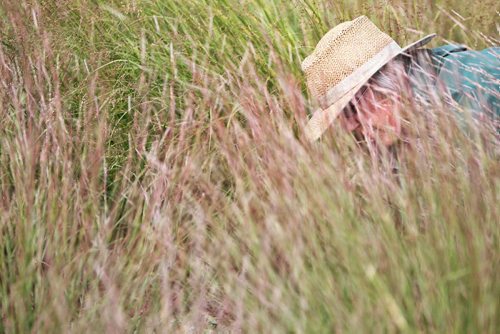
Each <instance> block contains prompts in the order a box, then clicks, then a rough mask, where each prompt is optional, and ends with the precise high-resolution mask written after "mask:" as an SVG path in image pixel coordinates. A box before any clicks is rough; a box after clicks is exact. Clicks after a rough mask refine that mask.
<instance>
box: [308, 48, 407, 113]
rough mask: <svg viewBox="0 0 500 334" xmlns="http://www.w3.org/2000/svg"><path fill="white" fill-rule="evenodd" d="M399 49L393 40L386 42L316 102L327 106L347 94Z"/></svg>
mask: <svg viewBox="0 0 500 334" xmlns="http://www.w3.org/2000/svg"><path fill="white" fill-rule="evenodd" d="M401 51H402V49H401V47H400V46H399V45H398V43H396V42H395V41H392V42H391V43H389V44H387V46H385V47H384V48H383V49H382V50H380V51H379V52H378V53H377V54H376V55H374V56H373V57H372V58H371V59H370V60H368V61H367V62H366V63H364V64H363V65H361V66H360V67H358V68H357V69H356V70H355V71H354V72H352V73H351V74H349V75H348V76H347V77H345V78H344V79H342V81H340V82H339V83H338V84H336V85H335V86H333V87H332V88H330V89H329V90H328V91H327V92H326V93H325V94H324V95H323V96H321V97H319V98H318V102H319V105H320V106H321V108H323V109H326V108H328V107H329V106H331V105H332V104H334V103H335V102H336V101H337V100H339V99H340V98H341V97H342V96H344V95H345V94H347V93H348V92H349V91H350V90H351V89H352V88H353V87H355V86H356V85H358V84H359V83H361V82H362V81H363V80H368V79H369V78H370V77H371V76H373V74H375V73H376V72H377V71H378V70H380V68H381V67H382V66H384V65H385V64H386V63H388V62H389V60H391V59H392V58H394V57H395V56H397V55H398V54H399V53H401Z"/></svg>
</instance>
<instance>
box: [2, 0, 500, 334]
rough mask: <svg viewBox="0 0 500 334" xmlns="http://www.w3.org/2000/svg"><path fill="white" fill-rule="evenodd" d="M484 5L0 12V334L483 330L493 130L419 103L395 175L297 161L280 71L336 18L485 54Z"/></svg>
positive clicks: (287, 85)
mask: <svg viewBox="0 0 500 334" xmlns="http://www.w3.org/2000/svg"><path fill="white" fill-rule="evenodd" d="M492 8H498V4H497V2H496V1H489V2H488V1H484V2H482V3H481V4H478V5H475V6H473V7H471V6H470V4H468V3H466V2H463V1H460V0H453V1H437V2H427V3H425V4H423V5H421V4H418V3H416V2H415V3H408V2H403V1H389V2H387V1H367V2H361V1H337V2H332V1H323V0H322V1H309V0H303V1H278V0H276V1H259V0H248V1H235V0H222V1H215V0H214V1H211V0H187V1H176V0H170V1H131V2H120V1H105V2H104V1H103V2H100V1H97V2H96V1H62V2H59V1H57V2H56V1H41V2H39V3H37V2H35V1H23V2H21V3H14V2H2V4H0V19H1V21H0V86H1V89H0V106H1V107H0V249H1V252H0V266H1V267H0V314H1V319H2V321H1V325H0V332H103V331H106V332H111V333H113V332H117V333H118V332H132V331H140V332H152V331H161V332H204V331H206V332H210V331H213V332H233V331H234V332H240V331H241V332H313V333H314V332H353V333H359V332H438V333H441V332H480V333H494V332H495V328H497V327H498V321H497V318H498V298H497V296H498V294H499V292H500V291H499V285H498V284H497V281H498V276H499V260H500V258H499V254H498V238H499V229H498V217H500V212H499V209H498V205H497V203H498V199H499V196H498V191H499V182H498V175H499V165H498V138H497V137H495V133H494V132H493V131H492V130H491V128H489V126H488V124H487V123H486V122H484V123H481V124H472V120H467V121H468V122H469V126H470V129H472V130H471V131H469V132H464V131H463V130H462V127H463V124H459V123H458V122H457V120H455V119H454V118H453V117H450V112H449V111H448V110H445V109H443V106H439V105H436V106H434V107H429V108H428V110H425V111H424V110H421V109H419V107H415V110H411V111H409V112H408V114H409V115H411V116H409V117H410V120H411V121H412V124H414V128H413V131H412V132H411V133H408V140H407V143H405V144H401V145H400V147H399V148H398V150H397V154H398V159H397V160H394V159H393V156H392V155H391V152H382V156H381V157H377V158H375V157H374V156H373V155H371V154H370V151H369V150H366V149H364V148H363V147H361V146H359V145H357V143H356V142H355V141H354V140H353V138H351V137H350V136H348V135H346V134H344V133H342V131H340V129H339V128H337V127H334V128H333V129H332V130H331V131H329V133H328V134H326V136H325V138H324V139H323V140H322V141H321V142H320V143H315V144H311V143H308V142H306V141H305V138H304V137H303V131H302V130H303V126H304V124H305V122H306V120H307V117H308V115H309V113H310V112H311V111H312V109H313V107H314V106H313V105H312V103H311V102H310V101H309V99H308V97H307V92H306V89H305V85H304V78H303V77H302V73H301V72H300V61H301V60H302V59H303V58H304V57H305V55H307V54H308V53H309V52H310V51H311V50H312V48H313V47H314V45H315V43H316V42H317V41H318V39H319V38H320V37H321V36H322V34H323V33H324V32H326V31H327V30H328V29H329V28H330V27H332V26H333V25H335V24H337V23H339V22H341V21H342V20H346V19H350V18H352V17H354V16H356V15H359V14H366V15H368V16H369V17H370V18H372V19H373V20H374V21H375V22H376V23H377V24H379V25H380V27H382V28H384V29H385V30H386V31H388V33H390V34H391V35H392V36H394V37H395V39H396V40H397V41H398V42H400V43H401V44H405V43H406V42H409V41H412V40H415V39H417V38H418V37H419V36H421V35H422V34H424V33H431V32H438V33H439V34H440V36H441V39H440V40H438V42H436V43H439V42H443V41H446V40H452V41H456V42H461V43H467V44H469V45H471V46H473V47H485V46H489V45H493V44H495V43H497V44H498V40H495V38H496V37H495V36H497V32H496V30H495V29H496V26H495V18H494V17H492V16H491V15H494V14H490V13H493V11H492ZM465 15H468V16H466V17H461V16H465ZM395 164H397V168H398V172H397V173H395V172H394V167H395Z"/></svg>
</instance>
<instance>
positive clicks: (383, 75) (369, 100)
mask: <svg viewBox="0 0 500 334" xmlns="http://www.w3.org/2000/svg"><path fill="white" fill-rule="evenodd" d="M435 36H436V35H435V34H431V35H428V36H426V37H424V38H422V39H420V40H418V41H416V42H414V43H412V44H410V45H409V46H407V47H404V48H401V47H400V46H399V45H398V44H397V43H396V42H395V41H394V40H393V39H392V38H391V37H390V36H388V35H387V34H385V33H383V32H382V31H380V30H379V29H378V28H377V26H376V25H375V24H373V23H372V22H371V21H370V20H369V19H368V18H367V17H366V16H361V17H358V18H356V19H354V20H352V21H347V22H344V23H341V24H339V25H338V26H336V27H334V28H333V29H331V30H330V31H329V32H328V33H327V34H326V35H325V36H323V38H322V39H321V40H320V41H319V43H318V44H317V46H316V48H315V50H314V51H313V53H312V54H311V55H309V56H308V57H306V59H304V61H303V63H302V70H303V71H304V73H305V75H306V79H307V85H308V88H309V90H310V92H311V94H312V96H313V97H315V98H316V99H317V100H318V102H319V105H320V108H319V109H318V110H317V111H315V112H314V114H313V116H312V118H311V119H310V120H309V122H308V124H307V126H306V128H305V134H306V137H307V138H308V139H309V140H311V141H314V140H316V139H318V138H320V137H321V136H322V134H323V133H324V132H325V131H326V130H327V129H328V128H329V127H330V126H331V125H332V123H333V122H334V121H335V120H336V119H338V120H339V121H340V123H341V125H342V128H343V129H345V130H347V131H349V132H352V133H353V134H354V135H355V136H356V137H357V138H361V139H364V140H366V141H369V142H376V143H380V144H382V145H385V146H391V145H392V144H394V143H395V142H397V141H398V139H400V138H401V136H402V128H403V123H404V120H405V118H404V117H401V115H402V111H403V109H405V110H407V109H408V108H406V107H407V106H408V104H407V103H406V102H408V101H411V102H409V103H415V102H420V103H424V104H425V103H427V104H429V106H430V104H431V103H434V102H437V101H438V100H439V101H443V100H444V101H446V104H447V107H449V108H450V109H451V110H455V112H456V114H457V115H459V117H462V118H463V117H464V113H465V112H467V111H472V112H471V116H473V117H472V118H474V119H477V120H488V121H493V123H495V122H496V124H497V125H496V126H497V127H498V118H499V116H500V105H499V104H500V103H499V96H500V89H499V87H500V84H499V83H500V58H499V56H500V48H489V49H485V50H482V51H472V50H468V49H467V48H466V47H463V46H456V45H445V46H441V47H438V48H433V49H424V48H422V46H424V45H425V44H427V43H429V42H430V41H431V40H432V38H434V37H435Z"/></svg>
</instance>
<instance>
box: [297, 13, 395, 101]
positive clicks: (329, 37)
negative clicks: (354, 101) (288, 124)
mask: <svg viewBox="0 0 500 334" xmlns="http://www.w3.org/2000/svg"><path fill="white" fill-rule="evenodd" d="M390 43H395V42H394V40H393V39H392V38H391V37H390V36H388V35H387V34H385V33H384V32H382V31H381V30H380V29H378V28H377V26H376V25H375V24H373V22H371V21H370V20H369V19H368V18H367V17H366V16H360V17H358V18H356V19H354V20H352V21H347V22H343V23H341V24H339V25H337V26H335V27H334V28H332V29H331V30H330V31H329V32H327V33H326V34H325V35H324V36H323V38H321V40H320V41H319V42H318V44H317V45H316V47H315V49H314V51H313V53H312V54H311V55H309V56H308V57H306V58H305V59H304V61H303V62H302V70H303V71H304V73H305V75H306V80H307V86H308V88H309V90H310V92H311V94H312V96H313V97H315V98H318V99H321V98H322V97H324V96H325V95H326V94H327V92H328V90H329V89H331V88H332V87H335V86H336V85H338V84H339V83H340V82H341V81H342V80H344V79H345V78H347V77H349V75H351V74H353V73H354V72H355V71H356V70H357V69H358V68H360V67H361V66H362V65H364V64H365V63H367V62H368V61H369V60H370V59H372V58H373V57H374V56H375V55H377V54H378V53H379V52H381V51H382V50H383V49H384V48H385V47H386V46H388V45H389V44H390ZM340 97H341V96H339V98H340Z"/></svg>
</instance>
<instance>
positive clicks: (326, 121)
mask: <svg viewBox="0 0 500 334" xmlns="http://www.w3.org/2000/svg"><path fill="white" fill-rule="evenodd" d="M434 37H436V34H431V35H428V36H426V37H424V38H422V39H419V40H418V41H416V42H414V43H411V44H410V45H408V46H406V47H404V48H402V49H400V51H398V52H397V53H395V54H393V55H390V56H389V57H387V58H386V59H383V61H381V62H379V63H378V64H377V65H376V66H374V67H370V68H368V69H366V71H364V72H363V73H360V77H358V78H357V80H356V83H354V84H353V87H352V88H351V89H350V90H349V91H348V92H347V93H346V94H344V95H343V96H341V97H339V98H338V99H336V100H335V102H334V103H332V104H331V105H330V106H328V107H327V108H325V109H323V108H319V109H317V110H316V111H315V112H314V113H313V116H312V117H311V119H310V120H309V122H308V123H307V125H306V128H305V135H306V138H307V139H308V140H309V141H315V140H317V139H318V138H319V137H321V135H322V134H323V133H324V132H325V131H326V130H327V129H328V128H329V127H330V125H331V124H332V123H333V121H335V119H336V118H337V117H338V116H339V115H340V113H341V112H342V110H344V108H345V107H346V106H347V104H348V103H349V102H350V101H351V100H352V99H353V98H354V96H355V95H356V93H357V92H358V91H359V90H360V89H361V88H362V87H363V86H364V85H365V84H366V83H367V82H368V80H370V78H371V77H372V76H374V75H375V74H376V73H377V72H378V71H379V70H380V69H381V68H382V67H384V65H386V64H387V63H389V62H390V61H391V60H393V59H394V58H396V57H398V56H400V55H402V54H405V53H407V52H409V51H411V50H413V49H416V48H419V47H421V46H423V45H425V44H427V43H429V42H430V41H431V40H432V39H433V38H434Z"/></svg>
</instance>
